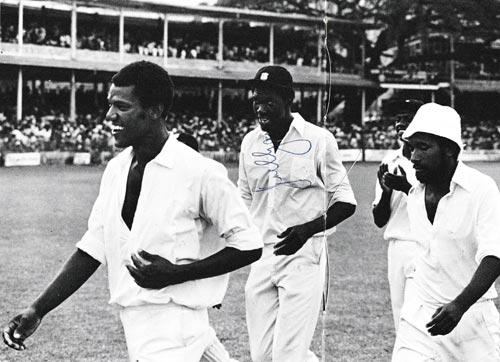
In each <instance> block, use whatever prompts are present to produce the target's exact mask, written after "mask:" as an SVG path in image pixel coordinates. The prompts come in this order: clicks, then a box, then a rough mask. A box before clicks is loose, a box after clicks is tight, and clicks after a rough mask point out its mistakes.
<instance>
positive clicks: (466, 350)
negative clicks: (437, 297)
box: [392, 282, 500, 362]
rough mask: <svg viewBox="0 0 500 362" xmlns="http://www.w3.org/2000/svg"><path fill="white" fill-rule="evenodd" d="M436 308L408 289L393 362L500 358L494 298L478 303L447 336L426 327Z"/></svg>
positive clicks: (499, 323) (462, 361)
mask: <svg viewBox="0 0 500 362" xmlns="http://www.w3.org/2000/svg"><path fill="white" fill-rule="evenodd" d="M411 285H412V283H411V282H410V284H409V288H410V289H412V286H411ZM436 309H437V306H435V305H432V306H431V305H428V304H425V303H422V302H421V301H419V298H418V297H416V296H415V293H413V291H412V290H410V291H409V292H408V293H407V299H406V300H405V303H404V306H403V309H402V311H401V321H400V325H399V330H398V334H397V337H396V343H395V345H394V351H393V355H392V362H429V361H433V362H499V361H500V350H499V348H500V321H499V314H498V311H497V309H496V307H495V304H494V303H493V301H492V300H488V301H484V302H479V303H476V304H474V305H473V306H472V307H471V308H470V309H469V310H468V311H467V312H465V314H464V315H463V317H462V319H461V320H460V322H459V323H458V325H457V326H456V327H455V329H454V330H453V331H451V333H449V334H447V335H445V336H431V335H430V334H429V332H427V328H426V327H425V325H426V324H427V323H428V322H429V321H430V320H431V318H432V314H433V313H434V312H435V311H436Z"/></svg>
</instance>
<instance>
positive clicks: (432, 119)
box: [403, 103, 463, 149]
mask: <svg viewBox="0 0 500 362" xmlns="http://www.w3.org/2000/svg"><path fill="white" fill-rule="evenodd" d="M417 132H423V133H429V134H432V135H436V136H440V137H444V138H447V139H449V140H450V141H453V142H455V143H456V144H457V145H458V147H460V149H462V148H463V143H462V129H461V126H460V116H459V115H458V113H457V111H455V110H454V109H453V108H451V107H448V106H441V105H439V104H437V103H426V104H424V105H423V106H421V107H420V108H419V109H418V111H417V113H416V114H415V116H414V117H413V120H412V121H411V123H410V125H409V126H408V128H407V129H406V131H405V132H404V133H403V139H405V140H407V139H408V138H410V137H411V136H413V135H414V134H415V133H417Z"/></svg>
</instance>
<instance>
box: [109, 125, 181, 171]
mask: <svg viewBox="0 0 500 362" xmlns="http://www.w3.org/2000/svg"><path fill="white" fill-rule="evenodd" d="M178 144H179V141H177V139H176V138H175V137H174V135H173V134H172V133H169V135H168V139H167V141H166V142H165V144H164V145H163V148H162V149H161V151H160V153H159V154H158V155H156V157H155V158H153V159H152V160H151V162H156V163H158V164H159V165H162V166H165V167H168V168H173V167H174V157H175V155H176V154H177V152H176V150H175V149H176V148H177V145H178ZM118 157H120V160H121V161H122V162H123V163H124V165H125V164H127V165H128V164H130V162H131V160H132V158H133V157H134V149H133V148H132V146H130V147H127V148H126V149H124V150H123V151H122V152H121V153H120V155H119V156H118Z"/></svg>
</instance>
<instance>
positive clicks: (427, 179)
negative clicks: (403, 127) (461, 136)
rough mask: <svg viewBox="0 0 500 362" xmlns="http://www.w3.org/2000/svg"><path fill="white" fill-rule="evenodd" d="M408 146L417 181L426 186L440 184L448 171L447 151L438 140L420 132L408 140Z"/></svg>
mask: <svg viewBox="0 0 500 362" xmlns="http://www.w3.org/2000/svg"><path fill="white" fill-rule="evenodd" d="M408 144H409V146H410V149H411V159H410V160H411V162H412V163H413V167H414V168H415V176H416V177H417V180H419V181H420V182H422V183H424V184H429V183H436V182H438V181H439V180H440V178H441V177H442V175H443V171H444V170H445V169H447V161H446V157H447V155H446V150H445V149H443V148H442V147H441V145H440V143H439V141H438V138H437V137H435V136H433V135H430V134H428V133H422V132H418V133H415V134H414V135H412V136H411V137H410V138H409V139H408Z"/></svg>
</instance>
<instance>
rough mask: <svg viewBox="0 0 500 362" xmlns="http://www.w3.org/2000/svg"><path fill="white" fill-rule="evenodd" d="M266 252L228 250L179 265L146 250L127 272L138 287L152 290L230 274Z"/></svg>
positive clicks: (134, 257)
mask: <svg viewBox="0 0 500 362" xmlns="http://www.w3.org/2000/svg"><path fill="white" fill-rule="evenodd" d="M261 255H262V249H255V250H244V251H242V250H238V249H235V248H231V247H226V248H224V249H222V250H221V251H219V252H217V253H215V254H213V255H211V256H209V257H207V258H205V259H202V260H198V261H195V262H194V263H191V264H183V265H177V264H173V263H171V262H170V261H168V260H167V259H165V258H162V257H161V256H158V255H153V254H149V253H148V252H146V251H144V250H142V251H140V252H139V256H140V257H137V256H136V255H132V262H133V264H134V265H133V266H132V265H127V269H128V270H129V272H130V274H131V275H132V277H133V278H134V280H135V282H136V283H137V285H139V286H140V287H142V288H148V289H161V288H165V287H167V286H169V285H174V284H180V283H184V282H187V281H190V280H197V279H204V278H210V277H215V276H217V275H222V274H226V273H230V272H232V271H234V270H237V269H240V268H242V267H244V266H246V265H248V264H251V263H253V262H254V261H256V260H258V259H259V258H260V256H261Z"/></svg>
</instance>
